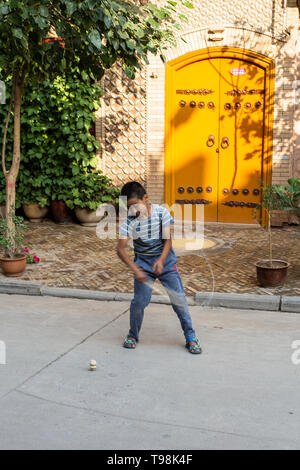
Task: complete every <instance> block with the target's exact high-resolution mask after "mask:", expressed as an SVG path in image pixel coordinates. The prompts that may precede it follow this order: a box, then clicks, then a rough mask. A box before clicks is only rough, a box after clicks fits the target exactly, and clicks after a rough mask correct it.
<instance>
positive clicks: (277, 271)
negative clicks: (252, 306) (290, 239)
mask: <svg viewBox="0 0 300 470" xmlns="http://www.w3.org/2000/svg"><path fill="white" fill-rule="evenodd" d="M285 207H286V205H285V203H284V201H283V200H282V198H280V196H279V195H278V185H264V186H263V187H262V200H261V203H260V204H257V206H256V210H257V209H263V210H265V211H266V217H267V223H266V225H267V231H268V240H269V259H262V260H259V261H257V262H256V263H255V266H256V273H257V280H258V283H259V284H260V285H261V286H264V287H267V286H278V285H280V284H283V283H284V281H285V279H286V277H287V269H288V267H289V266H290V264H289V263H288V262H287V261H283V260H280V259H273V243H272V230H271V220H272V217H273V215H274V211H280V210H286V209H285ZM256 210H255V211H254V213H253V216H254V217H255V218H257V213H256Z"/></svg>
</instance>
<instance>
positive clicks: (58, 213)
mask: <svg viewBox="0 0 300 470" xmlns="http://www.w3.org/2000/svg"><path fill="white" fill-rule="evenodd" d="M51 210H52V214H53V217H54V220H55V222H56V223H57V224H69V223H71V222H73V218H72V211H71V209H70V208H69V207H68V206H67V205H66V204H65V202H64V201H52V202H51Z"/></svg>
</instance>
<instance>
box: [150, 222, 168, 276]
mask: <svg viewBox="0 0 300 470" xmlns="http://www.w3.org/2000/svg"><path fill="white" fill-rule="evenodd" d="M162 238H163V239H164V247H163V249H162V253H161V255H160V257H159V258H158V260H157V261H156V262H155V263H154V264H153V271H154V272H155V273H156V274H161V273H162V272H163V269H164V263H165V261H166V259H167V256H168V254H169V251H170V249H171V247H172V238H171V230H170V225H168V226H167V227H163V228H162Z"/></svg>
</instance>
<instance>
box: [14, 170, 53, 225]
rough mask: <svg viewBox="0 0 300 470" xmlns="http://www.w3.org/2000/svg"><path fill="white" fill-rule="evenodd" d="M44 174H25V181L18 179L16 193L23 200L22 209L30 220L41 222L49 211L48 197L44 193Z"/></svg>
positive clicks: (45, 190) (45, 188)
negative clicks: (34, 175) (35, 175)
mask: <svg viewBox="0 0 300 470" xmlns="http://www.w3.org/2000/svg"><path fill="white" fill-rule="evenodd" d="M45 178H47V177H46V176H45V175H40V176H37V177H33V176H27V177H26V181H24V183H23V181H22V180H20V183H19V186H18V189H17V191H18V193H20V198H21V199H22V201H23V210H24V213H25V215H26V217H28V219H29V220H30V222H35V223H36V222H41V221H42V220H43V219H44V218H45V217H46V215H47V214H48V212H49V203H50V198H49V196H48V195H47V194H46V192H47V187H45V181H44V180H45Z"/></svg>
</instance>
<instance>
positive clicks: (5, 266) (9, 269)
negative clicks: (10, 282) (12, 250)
mask: <svg viewBox="0 0 300 470" xmlns="http://www.w3.org/2000/svg"><path fill="white" fill-rule="evenodd" d="M0 261H1V267H2V270H3V273H4V274H5V276H8V277H19V276H22V274H23V272H24V271H25V268H26V255H25V256H20V258H4V257H2V256H1V257H0Z"/></svg>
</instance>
